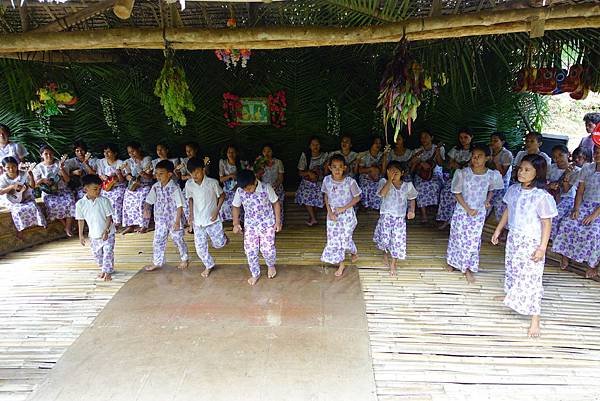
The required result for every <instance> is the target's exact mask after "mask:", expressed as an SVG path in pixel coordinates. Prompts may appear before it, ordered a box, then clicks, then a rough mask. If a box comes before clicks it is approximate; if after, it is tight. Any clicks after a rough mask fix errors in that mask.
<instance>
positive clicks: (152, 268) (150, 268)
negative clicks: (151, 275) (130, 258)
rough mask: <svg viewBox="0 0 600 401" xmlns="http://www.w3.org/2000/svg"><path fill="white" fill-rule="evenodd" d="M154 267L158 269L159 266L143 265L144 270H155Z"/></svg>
mask: <svg viewBox="0 0 600 401" xmlns="http://www.w3.org/2000/svg"><path fill="white" fill-rule="evenodd" d="M156 269H160V266H156V265H146V266H144V270H146V271H147V272H151V271H152V270H156Z"/></svg>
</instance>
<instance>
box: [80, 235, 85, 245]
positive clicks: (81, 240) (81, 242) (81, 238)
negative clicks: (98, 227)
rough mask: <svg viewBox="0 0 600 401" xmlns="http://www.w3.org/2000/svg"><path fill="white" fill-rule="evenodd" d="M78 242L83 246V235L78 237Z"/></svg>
mask: <svg viewBox="0 0 600 401" xmlns="http://www.w3.org/2000/svg"><path fill="white" fill-rule="evenodd" d="M79 243H80V244H81V246H85V238H84V237H83V236H81V237H79Z"/></svg>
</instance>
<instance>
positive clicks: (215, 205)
mask: <svg viewBox="0 0 600 401" xmlns="http://www.w3.org/2000/svg"><path fill="white" fill-rule="evenodd" d="M204 167H205V165H204V161H203V160H202V159H200V158H196V157H192V158H190V159H189V160H188V162H187V170H188V171H189V172H190V175H191V177H192V179H191V180H188V181H187V183H186V184H185V196H186V198H187V199H188V202H189V210H190V221H189V224H190V226H189V228H188V232H189V233H192V232H193V233H194V245H195V246H196V253H197V254H198V257H199V258H200V260H201V261H202V263H203V264H204V267H205V269H204V271H203V272H202V277H208V275H209V274H210V272H211V271H212V269H213V267H214V266H215V261H214V259H213V258H212V256H211V255H210V253H209V252H208V238H210V241H211V242H212V246H213V248H216V249H219V248H223V247H224V246H225V245H227V243H228V242H229V239H228V238H227V236H226V235H225V232H224V231H223V223H222V222H221V219H220V218H219V210H221V205H223V202H224V201H225V193H224V192H223V190H222V189H221V186H220V185H219V182H218V181H217V180H215V179H214V178H210V177H207V176H206V174H205V170H204Z"/></svg>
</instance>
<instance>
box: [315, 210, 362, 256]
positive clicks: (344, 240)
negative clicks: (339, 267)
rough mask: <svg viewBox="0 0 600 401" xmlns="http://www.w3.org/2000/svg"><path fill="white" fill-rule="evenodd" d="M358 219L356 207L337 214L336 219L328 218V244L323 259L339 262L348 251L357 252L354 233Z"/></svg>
mask: <svg viewBox="0 0 600 401" xmlns="http://www.w3.org/2000/svg"><path fill="white" fill-rule="evenodd" d="M356 225H357V220H356V215H355V214H354V209H348V210H346V211H345V212H343V213H342V214H340V215H338V216H337V219H336V220H329V219H327V244H326V245H325V249H323V254H322V255H321V261H323V262H325V263H331V264H338V263H340V262H343V261H344V259H345V258H346V252H350V253H351V254H355V253H356V252H357V251H356V244H355V243H354V241H353V240H352V234H353V233H354V229H355V228H356Z"/></svg>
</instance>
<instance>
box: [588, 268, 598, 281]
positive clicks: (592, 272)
mask: <svg viewBox="0 0 600 401" xmlns="http://www.w3.org/2000/svg"><path fill="white" fill-rule="evenodd" d="M594 277H598V269H597V268H591V267H590V268H589V269H587V270H586V271H585V278H594Z"/></svg>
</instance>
